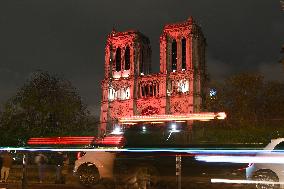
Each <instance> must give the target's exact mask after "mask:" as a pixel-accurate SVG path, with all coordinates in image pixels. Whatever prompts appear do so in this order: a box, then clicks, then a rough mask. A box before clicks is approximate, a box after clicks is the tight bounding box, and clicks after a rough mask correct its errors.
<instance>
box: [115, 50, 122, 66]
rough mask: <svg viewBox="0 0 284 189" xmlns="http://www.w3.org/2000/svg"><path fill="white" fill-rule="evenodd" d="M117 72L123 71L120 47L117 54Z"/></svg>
mask: <svg viewBox="0 0 284 189" xmlns="http://www.w3.org/2000/svg"><path fill="white" fill-rule="evenodd" d="M115 71H117V72H119V71H121V49H120V48H119V47H118V48H117V49H116V53H115Z"/></svg>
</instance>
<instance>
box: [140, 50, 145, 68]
mask: <svg viewBox="0 0 284 189" xmlns="http://www.w3.org/2000/svg"><path fill="white" fill-rule="evenodd" d="M139 69H140V74H141V73H143V74H144V51H143V50H141V59H140V68H139Z"/></svg>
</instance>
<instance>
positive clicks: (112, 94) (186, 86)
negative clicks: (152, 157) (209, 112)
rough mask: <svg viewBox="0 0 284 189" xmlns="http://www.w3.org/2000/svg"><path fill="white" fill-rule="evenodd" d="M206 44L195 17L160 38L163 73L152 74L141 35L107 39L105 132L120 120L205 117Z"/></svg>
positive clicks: (122, 34) (113, 35) (115, 34)
mask: <svg viewBox="0 0 284 189" xmlns="http://www.w3.org/2000/svg"><path fill="white" fill-rule="evenodd" d="M205 47H206V41H205V38H204V36H203V33H202V31H201V28H200V27H199V26H198V25H197V24H196V23H195V22H194V20H193V19H192V17H190V18H189V19H188V20H186V21H185V22H181V23H174V24H167V25H165V26H164V28H163V31H162V34H161V36H160V72H159V73H151V53H152V51H151V46H150V41H149V39H148V38H147V37H146V36H145V35H143V34H142V33H140V32H139V31H136V30H129V31H125V32H117V31H115V30H113V31H112V32H111V33H110V34H109V35H108V37H107V41H106V47H105V74H104V75H105V77H104V80H103V81H102V102H101V117H100V121H101V128H100V129H101V130H104V131H107V130H109V129H111V128H112V127H111V126H112V123H113V122H115V120H116V119H117V118H118V117H123V116H132V115H153V114H180V113H193V112H200V111H201V110H202V107H203V99H204V96H205V93H206V81H207V74H206V67H205Z"/></svg>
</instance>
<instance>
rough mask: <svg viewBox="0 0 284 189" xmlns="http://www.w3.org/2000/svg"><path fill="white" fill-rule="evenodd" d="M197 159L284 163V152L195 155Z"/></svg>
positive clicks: (228, 161)
mask: <svg viewBox="0 0 284 189" xmlns="http://www.w3.org/2000/svg"><path fill="white" fill-rule="evenodd" d="M195 159H196V160H198V161H205V162H212V163H213V162H214V163H218V162H219V163H220V162H227V163H282V164H283V163H284V153H277V154H274V153H273V154H263V155H261V156H246V155H244V156H238V155H236V156H226V155H222V156H215V155H213V156H199V155H197V156H196V157H195Z"/></svg>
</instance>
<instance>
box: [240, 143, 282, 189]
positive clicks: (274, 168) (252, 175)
mask: <svg viewBox="0 0 284 189" xmlns="http://www.w3.org/2000/svg"><path fill="white" fill-rule="evenodd" d="M281 150H284V138H277V139H272V140H271V142H270V143H269V144H268V145H267V146H266V147H265V148H264V151H262V152H259V153H257V154H256V155H255V157H254V159H255V162H254V163H250V165H249V166H248V167H247V168H246V178H247V179H248V180H252V181H260V183H256V184H255V186H256V188H257V189H277V188H284V184H283V183H284V161H282V159H283V160H284V153H283V152H282V151H281ZM261 182H262V183H261ZM265 182H270V183H265Z"/></svg>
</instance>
